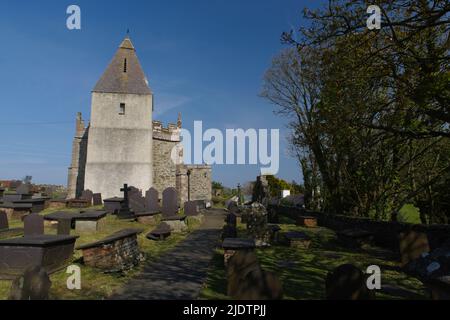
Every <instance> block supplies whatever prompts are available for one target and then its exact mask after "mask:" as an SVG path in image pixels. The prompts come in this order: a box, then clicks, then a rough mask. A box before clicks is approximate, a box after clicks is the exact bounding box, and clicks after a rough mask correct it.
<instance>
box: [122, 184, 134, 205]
mask: <svg viewBox="0 0 450 320" xmlns="http://www.w3.org/2000/svg"><path fill="white" fill-rule="evenodd" d="M131 190H132V188H131V187H128V185H127V184H126V183H125V184H124V185H123V188H122V189H120V191H122V192H123V202H124V203H125V204H126V205H127V206H128V192H129V191H131Z"/></svg>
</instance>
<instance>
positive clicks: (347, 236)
mask: <svg viewBox="0 0 450 320" xmlns="http://www.w3.org/2000/svg"><path fill="white" fill-rule="evenodd" d="M336 234H337V237H338V240H339V242H340V243H341V244H342V245H344V246H347V247H353V248H355V247H356V248H358V247H361V246H363V245H366V244H370V243H371V242H372V240H373V233H372V232H369V231H366V230H362V229H345V230H341V231H338V232H336Z"/></svg>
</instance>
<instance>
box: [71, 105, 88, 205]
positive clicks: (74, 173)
mask: <svg viewBox="0 0 450 320" xmlns="http://www.w3.org/2000/svg"><path fill="white" fill-rule="evenodd" d="M88 132H89V129H88V128H86V127H85V124H84V120H83V119H82V118H81V113H80V112H79V113H78V114H77V118H76V129H75V137H74V139H73V142H72V160H71V163H70V167H69V170H68V171H69V172H68V178H67V198H68V199H73V198H76V197H79V196H80V195H81V192H82V191H83V188H84V173H85V168H86V156H87V142H88Z"/></svg>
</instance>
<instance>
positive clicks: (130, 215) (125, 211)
mask: <svg viewBox="0 0 450 320" xmlns="http://www.w3.org/2000/svg"><path fill="white" fill-rule="evenodd" d="M131 190H132V189H131V188H129V187H128V185H127V184H124V185H123V188H122V189H120V191H122V192H123V201H122V202H121V204H120V210H119V211H118V212H117V218H119V219H134V218H135V215H134V212H133V211H131V210H130V204H129V197H128V192H129V191H131Z"/></svg>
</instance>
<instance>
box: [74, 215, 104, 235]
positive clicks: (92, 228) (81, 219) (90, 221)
mask: <svg viewBox="0 0 450 320" xmlns="http://www.w3.org/2000/svg"><path fill="white" fill-rule="evenodd" d="M107 213H108V212H107V211H86V212H81V213H79V214H78V215H77V216H75V217H74V218H73V219H74V220H75V230H76V231H78V232H96V231H99V230H101V229H102V228H103V226H104V220H103V218H104V217H106V214H107Z"/></svg>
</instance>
